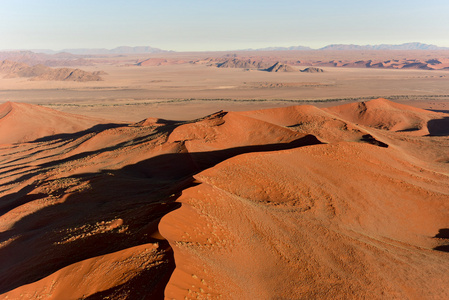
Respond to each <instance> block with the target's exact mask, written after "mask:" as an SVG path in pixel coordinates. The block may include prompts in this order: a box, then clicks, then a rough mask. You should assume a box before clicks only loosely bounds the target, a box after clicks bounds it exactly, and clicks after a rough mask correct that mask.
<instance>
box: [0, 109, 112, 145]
mask: <svg viewBox="0 0 449 300" xmlns="http://www.w3.org/2000/svg"><path fill="white" fill-rule="evenodd" d="M107 123H108V122H107V121H106V120H100V119H94V118H87V117H84V116H78V115H72V114H67V113H62V112H58V111H55V110H52V109H49V108H45V107H41V106H36V105H31V104H26V103H12V102H6V103H3V104H1V105H0V144H13V143H22V142H27V141H32V140H36V139H39V138H44V137H50V136H53V135H57V134H69V133H75V132H79V131H83V130H86V129H89V128H92V127H94V126H98V125H100V124H107Z"/></svg>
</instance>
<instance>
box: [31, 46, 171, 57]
mask: <svg viewBox="0 0 449 300" xmlns="http://www.w3.org/2000/svg"><path fill="white" fill-rule="evenodd" d="M31 51H33V52H36V53H45V54H55V53H60V52H64V53H71V54H77V55H101V54H133V53H164V52H171V51H169V50H162V49H159V48H154V47H150V46H137V47H129V46H120V47H116V48H114V49H106V48H74V49H62V50H60V51H54V50H51V49H32V50H31Z"/></svg>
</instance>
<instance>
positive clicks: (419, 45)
mask: <svg viewBox="0 0 449 300" xmlns="http://www.w3.org/2000/svg"><path fill="white" fill-rule="evenodd" d="M288 50H449V48H448V47H438V46H435V45H430V44H423V43H418V42H415V43H405V44H400V45H392V44H380V45H353V44H350V45H348V44H331V45H327V46H325V47H323V48H319V49H312V48H310V47H306V46H292V47H267V48H259V49H244V50H242V51H288Z"/></svg>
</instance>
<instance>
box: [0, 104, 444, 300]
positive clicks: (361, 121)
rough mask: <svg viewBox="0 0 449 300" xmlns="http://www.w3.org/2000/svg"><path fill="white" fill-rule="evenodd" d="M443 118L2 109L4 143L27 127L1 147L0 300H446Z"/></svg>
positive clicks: (360, 110) (376, 113) (374, 112)
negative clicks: (101, 115)
mask: <svg viewBox="0 0 449 300" xmlns="http://www.w3.org/2000/svg"><path fill="white" fill-rule="evenodd" d="M448 120H449V115H447V114H443V113H435V112H430V111H425V110H421V109H416V108H413V107H410V106H404V105H399V104H396V103H394V102H391V101H388V100H385V99H377V100H373V101H368V102H363V103H353V104H349V105H342V106H337V107H332V108H328V109H319V108H316V107H314V106H292V107H286V108H277V109H267V110H256V111H249V112H218V113H215V114H212V115H210V116H206V117H204V118H201V119H197V120H193V121H189V122H176V121H168V120H162V119H147V120H143V121H142V122H138V123H135V124H109V125H103V126H97V127H93V128H91V130H85V129H86V128H89V126H90V127H92V124H98V123H95V122H98V120H91V119H87V118H83V117H79V116H72V115H68V114H61V113H60V112H55V111H53V110H51V109H44V108H41V107H38V106H33V105H28V104H16V103H5V104H3V105H2V106H1V107H0V137H1V138H5V137H6V138H5V139H6V140H9V142H10V143H12V142H19V141H22V140H28V141H29V140H30V138H28V135H27V134H28V133H29V132H32V131H33V130H32V129H35V128H41V129H39V130H37V132H38V133H39V134H37V135H36V137H33V138H32V139H36V138H40V139H38V140H35V141H33V142H27V143H17V144H14V145H2V146H0V155H1V160H0V161H1V164H0V295H1V297H2V298H4V299H80V298H82V299H108V298H109V299H162V298H163V297H164V295H165V297H166V298H167V299H184V298H186V297H187V298H190V299H192V298H198V299H215V298H222V299H272V298H280V299H302V298H320V299H334V298H339V299H348V298H350V299H361V298H370V299H386V298H387V299H447V298H448V297H449V291H448V289H447V282H449V274H448V273H447V269H448V267H449V263H448V255H449V254H448V253H447V252H448V251H449V249H448V247H449V240H448V238H449V234H448V232H449V168H448V162H449V154H448V152H447V149H448V147H449V140H448V139H447V137H448V136H449V130H448V128H449V121H448ZM74 123H76V124H78V125H79V126H82V125H83V126H85V127H84V128H78V129H76V128H75V127H74ZM5 124H6V126H4V125H5ZM2 126H3V127H2ZM19 128H23V130H22V129H20V130H19ZM67 129H70V130H71V131H66V130H67ZM12 130H15V132H19V133H20V134H18V135H17V136H16V135H14V134H11V131H12ZM56 131H58V132H61V133H62V132H71V133H72V134H56V135H55V132H56ZM75 131H78V132H77V133H76V134H75V133H74V132H75ZM45 135H51V136H50V137H48V136H46V137H45Z"/></svg>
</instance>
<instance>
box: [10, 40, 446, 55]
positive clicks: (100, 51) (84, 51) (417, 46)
mask: <svg viewBox="0 0 449 300" xmlns="http://www.w3.org/2000/svg"><path fill="white" fill-rule="evenodd" d="M292 50H295V51H307V50H309V51H311V50H449V48H448V47H438V46H436V45H431V44H423V43H418V42H414V43H405V44H399V45H393V44H380V45H353V44H331V45H327V46H325V47H322V48H319V49H313V48H310V47H307V46H291V47H265V48H258V49H252V48H249V49H240V50H229V51H292ZM29 51H32V52H34V53H44V54H57V53H63V54H66V55H67V54H75V55H105V54H117V55H120V54H143V53H167V52H174V51H170V50H163V49H159V48H154V47H151V46H137V47H129V46H120V47H116V48H114V49H106V48H73V49H62V50H59V51H54V50H51V49H30V50H29ZM9 52H12V50H9Z"/></svg>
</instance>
